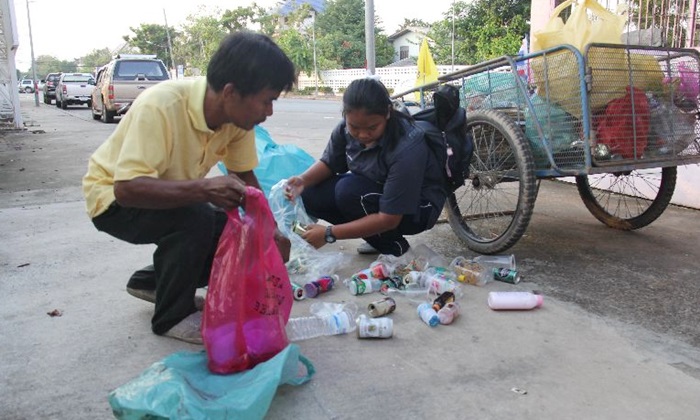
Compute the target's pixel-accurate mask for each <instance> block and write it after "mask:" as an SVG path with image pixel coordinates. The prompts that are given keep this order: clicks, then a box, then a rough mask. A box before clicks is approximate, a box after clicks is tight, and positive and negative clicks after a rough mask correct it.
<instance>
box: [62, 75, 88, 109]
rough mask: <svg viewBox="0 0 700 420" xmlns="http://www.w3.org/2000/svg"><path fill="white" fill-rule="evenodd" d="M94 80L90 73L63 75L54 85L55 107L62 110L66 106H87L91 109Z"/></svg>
mask: <svg viewBox="0 0 700 420" xmlns="http://www.w3.org/2000/svg"><path fill="white" fill-rule="evenodd" d="M94 86H95V78H94V77H93V76H92V74H90V73H63V74H62V75H61V77H60V78H59V79H58V84H57V85H56V106H57V107H60V108H62V109H66V108H68V105H74V104H80V105H82V104H87V106H88V107H89V108H91V107H92V100H91V99H90V97H91V95H92V89H93V87H94Z"/></svg>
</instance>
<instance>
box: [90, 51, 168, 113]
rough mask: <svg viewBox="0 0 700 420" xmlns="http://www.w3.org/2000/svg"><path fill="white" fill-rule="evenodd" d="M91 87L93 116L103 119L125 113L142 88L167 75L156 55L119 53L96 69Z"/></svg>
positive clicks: (155, 82)
mask: <svg viewBox="0 0 700 420" xmlns="http://www.w3.org/2000/svg"><path fill="white" fill-rule="evenodd" d="M96 79H97V85H96V86H95V89H94V90H93V91H92V118H94V119H96V120H99V119H102V121H103V122H105V123H111V122H113V121H114V117H117V116H120V115H124V114H126V112H127V111H128V109H129V106H130V105H131V103H132V102H134V100H135V99H136V97H137V96H139V95H140V94H141V92H143V91H144V90H146V89H148V88H149V87H151V86H154V85H156V84H157V83H160V82H162V81H165V80H168V79H170V75H169V74H168V70H167V69H166V68H165V65H164V64H163V62H162V61H160V60H158V59H157V58H156V56H155V55H139V54H128V55H127V54H120V55H117V56H116V57H115V58H114V59H113V60H112V61H110V62H109V63H108V64H106V65H105V66H103V67H102V68H101V69H99V70H98V71H97V77H96Z"/></svg>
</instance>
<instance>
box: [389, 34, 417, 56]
mask: <svg viewBox="0 0 700 420" xmlns="http://www.w3.org/2000/svg"><path fill="white" fill-rule="evenodd" d="M423 38H425V35H422V34H418V33H416V32H408V33H406V34H404V35H401V36H400V37H398V38H396V39H395V40H394V42H392V44H393V45H394V61H398V60H399V57H400V55H399V54H400V52H401V47H405V46H408V56H409V57H418V52H419V51H420V44H421V42H423Z"/></svg>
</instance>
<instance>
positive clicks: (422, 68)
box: [416, 38, 438, 100]
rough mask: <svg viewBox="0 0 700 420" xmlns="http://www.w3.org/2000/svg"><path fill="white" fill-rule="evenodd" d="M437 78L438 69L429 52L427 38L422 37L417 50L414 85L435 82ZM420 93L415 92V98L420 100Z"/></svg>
mask: <svg viewBox="0 0 700 420" xmlns="http://www.w3.org/2000/svg"><path fill="white" fill-rule="evenodd" d="M437 79H438V69H437V66H436V65H435V61H433V56H432V55H431V54H430V47H428V39H427V38H423V43H422V44H421V46H420V51H419V52H418V78H416V87H418V86H422V85H425V84H428V83H432V82H436V81H437ZM419 98H420V93H416V100H420V99H419Z"/></svg>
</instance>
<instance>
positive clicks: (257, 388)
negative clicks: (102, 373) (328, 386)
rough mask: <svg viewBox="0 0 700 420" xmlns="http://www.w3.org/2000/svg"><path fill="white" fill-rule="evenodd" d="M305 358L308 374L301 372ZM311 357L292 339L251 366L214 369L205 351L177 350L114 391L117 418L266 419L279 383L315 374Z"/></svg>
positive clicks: (304, 379) (112, 401)
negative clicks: (224, 370)
mask: <svg viewBox="0 0 700 420" xmlns="http://www.w3.org/2000/svg"><path fill="white" fill-rule="evenodd" d="M300 363H301V364H302V365H304V366H305V367H306V375H305V376H299V367H300ZM314 373H315V369H314V366H313V365H312V364H311V362H310V361H309V360H308V359H306V358H305V357H304V356H303V355H301V354H300V353H299V347H298V346H297V345H295V344H290V345H288V346H287V347H286V348H285V349H284V350H282V351H281V352H280V353H279V354H277V355H276V356H275V357H273V358H272V359H270V360H268V361H266V362H263V363H260V364H258V365H257V366H255V367H254V368H253V369H251V370H247V371H245V372H240V373H236V374H233V375H215V374H213V373H211V372H210V371H209V370H208V369H207V356H206V354H205V353H204V352H203V351H202V352H197V353H193V352H178V353H173V354H171V355H170V356H168V357H166V358H165V359H163V360H161V361H160V362H157V363H154V364H153V365H151V367H149V368H148V369H146V370H145V371H144V372H143V373H142V374H141V375H140V376H139V377H137V378H135V379H134V380H132V381H131V382H128V383H126V384H124V385H122V386H120V387H119V388H117V389H115V390H114V391H112V392H111V393H110V394H109V404H110V406H111V407H112V411H113V413H114V416H115V417H116V418H118V419H124V420H137V419H143V418H168V419H262V418H263V417H264V416H265V414H266V413H267V410H268V409H269V408H270V403H271V402H272V398H273V397H274V396H275V392H276V391H277V387H278V386H279V385H283V384H289V385H301V384H303V383H305V382H307V381H308V380H309V379H311V377H312V376H313V375H314Z"/></svg>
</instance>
